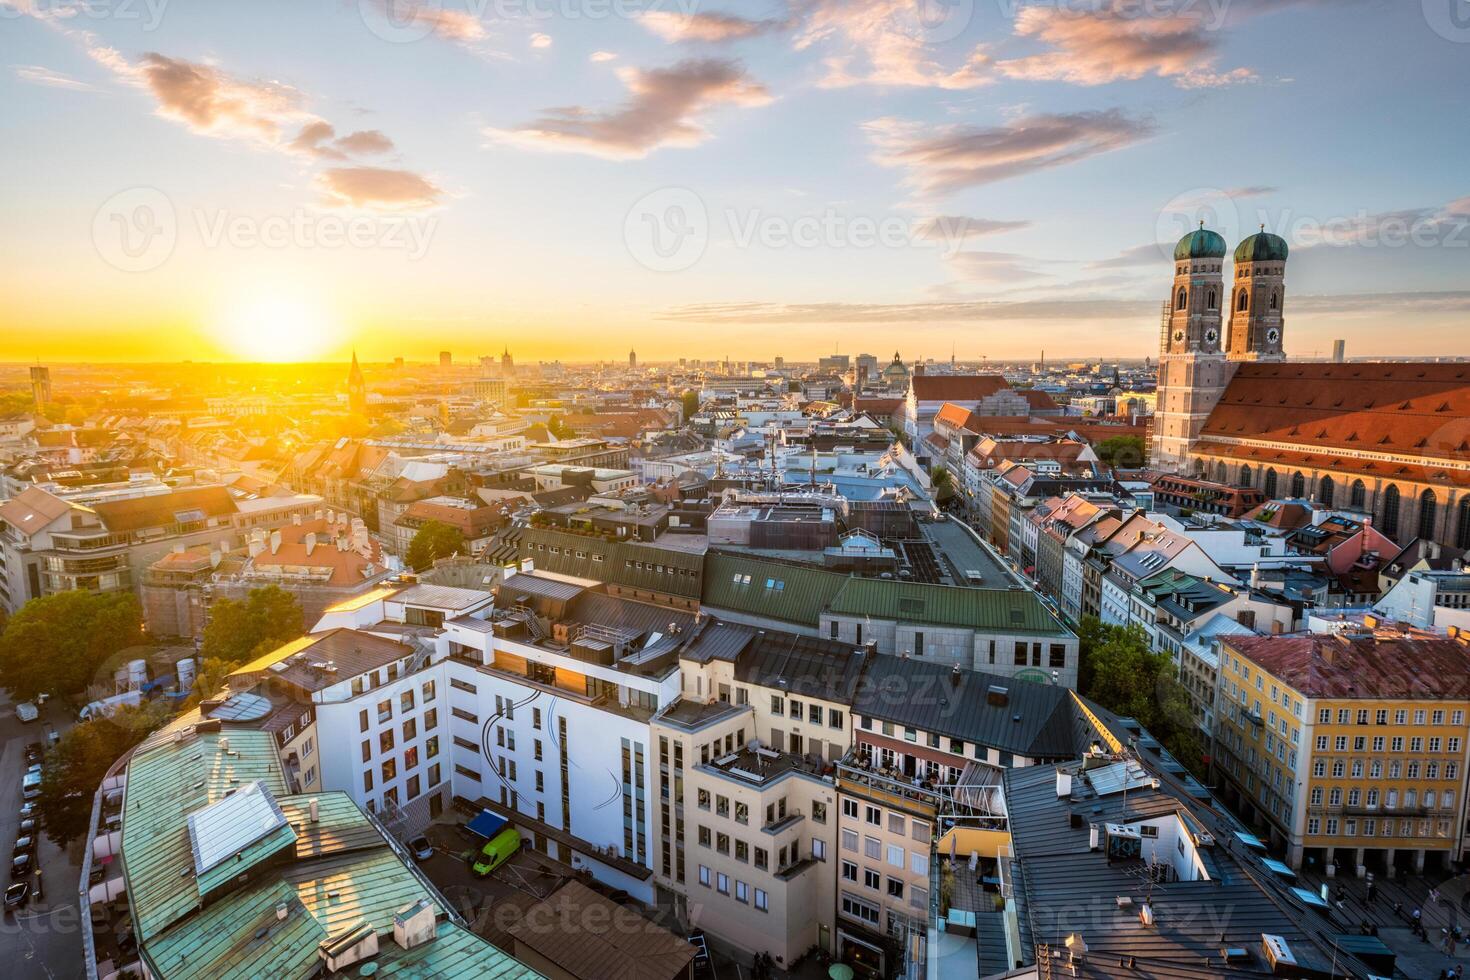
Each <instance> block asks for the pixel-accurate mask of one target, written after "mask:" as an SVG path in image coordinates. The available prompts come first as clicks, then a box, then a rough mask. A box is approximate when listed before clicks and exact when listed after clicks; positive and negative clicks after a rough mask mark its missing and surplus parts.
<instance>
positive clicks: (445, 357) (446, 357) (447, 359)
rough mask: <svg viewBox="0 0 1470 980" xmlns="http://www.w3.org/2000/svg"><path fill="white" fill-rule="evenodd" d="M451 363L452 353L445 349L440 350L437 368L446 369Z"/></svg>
mask: <svg viewBox="0 0 1470 980" xmlns="http://www.w3.org/2000/svg"><path fill="white" fill-rule="evenodd" d="M453 364H454V355H453V354H451V353H449V351H447V350H441V351H440V352H439V370H441V371H448V370H449V368H450V367H451V366H452V365H453Z"/></svg>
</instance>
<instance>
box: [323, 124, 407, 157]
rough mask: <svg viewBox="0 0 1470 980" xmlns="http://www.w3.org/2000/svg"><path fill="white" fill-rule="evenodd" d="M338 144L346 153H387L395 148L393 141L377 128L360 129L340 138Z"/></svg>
mask: <svg viewBox="0 0 1470 980" xmlns="http://www.w3.org/2000/svg"><path fill="white" fill-rule="evenodd" d="M337 146H338V148H339V149H341V150H342V151H343V152H344V153H354V154H358V153H360V154H367V153H387V152H388V151H389V150H391V149H393V141H392V140H390V139H389V138H388V137H386V136H384V135H383V134H382V133H380V132H378V131H377V130H376V129H359V130H358V131H357V132H355V133H348V134H347V135H346V136H344V137H342V138H341V139H339V140H338V141H337Z"/></svg>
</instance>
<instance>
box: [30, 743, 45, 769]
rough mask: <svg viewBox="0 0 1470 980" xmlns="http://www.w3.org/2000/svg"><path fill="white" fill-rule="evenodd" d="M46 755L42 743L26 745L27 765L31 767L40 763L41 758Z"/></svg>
mask: <svg viewBox="0 0 1470 980" xmlns="http://www.w3.org/2000/svg"><path fill="white" fill-rule="evenodd" d="M45 754H46V750H45V748H43V747H42V745H41V743H40V742H27V743H26V765H30V764H31V763H33V762H40V761H41V757H42V756H44V755H45Z"/></svg>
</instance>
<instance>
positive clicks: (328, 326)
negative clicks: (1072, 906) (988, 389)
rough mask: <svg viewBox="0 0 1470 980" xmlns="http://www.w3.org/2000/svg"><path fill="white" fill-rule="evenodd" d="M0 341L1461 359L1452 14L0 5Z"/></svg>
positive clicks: (831, 2) (761, 2) (1462, 191)
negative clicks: (1195, 332) (1166, 327)
mask: <svg viewBox="0 0 1470 980" xmlns="http://www.w3.org/2000/svg"><path fill="white" fill-rule="evenodd" d="M0 37H3V38H4V39H5V41H6V43H5V44H4V45H0V105H3V106H4V107H5V108H4V111H0V146H4V147H5V152H3V153H0V214H3V215H4V218H3V221H0V360H8V361H31V360H34V359H41V360H45V361H76V360H92V361H99V360H132V361H164V360H170V361H171V360H181V359H195V360H277V361H293V360H317V359H334V358H345V357H346V356H347V355H348V354H349V353H350V352H351V351H352V350H354V349H355V350H356V351H357V352H358V353H359V355H360V356H361V357H362V358H363V359H364V360H368V361H377V360H388V359H391V358H393V357H398V356H402V357H407V358H409V359H410V360H419V359H430V358H432V357H434V356H435V355H436V354H437V352H438V351H439V350H450V351H452V352H453V353H454V355H455V357H456V358H457V359H473V358H475V357H477V356H479V355H483V354H492V353H499V352H500V351H501V350H502V349H503V348H506V347H509V349H510V350H511V351H512V353H513V354H514V355H515V356H516V359H517V360H518V361H521V362H526V361H533V360H550V359H560V360H563V361H568V362H583V361H593V360H600V359H619V360H620V359H622V358H625V357H626V355H627V351H628V350H630V349H636V350H637V352H638V355H639V357H640V359H641V360H643V361H658V360H663V359H670V358H678V357H695V358H718V357H724V356H730V357H732V358H736V359H756V360H768V359H770V358H772V357H775V356H777V355H781V356H784V357H786V358H787V359H788V360H796V359H808V358H814V357H816V356H818V355H820V354H825V353H829V352H832V351H834V350H837V351H842V352H844V353H851V354H856V353H859V352H863V351H867V352H872V353H875V354H879V355H880V356H883V357H887V356H889V355H890V353H891V352H892V351H894V350H897V351H900V352H901V353H902V354H903V356H904V357H905V358H906V359H912V358H914V357H916V356H926V357H935V358H947V357H949V356H950V355H951V353H952V352H953V353H954V354H955V355H956V356H957V357H959V358H960V359H962V360H976V359H979V358H982V357H988V358H995V359H1012V358H1022V357H1034V356H1037V355H1039V353H1040V352H1041V351H1042V350H1046V351H1047V355H1048V357H1049V358H1058V359H1060V358H1064V357H1143V356H1145V355H1150V354H1154V353H1156V351H1157V349H1158V337H1159V308H1160V304H1161V303H1162V302H1163V301H1164V300H1165V299H1166V298H1167V296H1168V290H1169V276H1170V273H1171V267H1170V264H1169V261H1168V254H1169V252H1170V251H1171V249H1172V244H1173V242H1174V241H1175V240H1176V239H1177V238H1178V237H1179V236H1180V235H1182V234H1183V233H1184V232H1186V231H1187V230H1189V229H1190V228H1193V227H1195V226H1197V224H1198V223H1199V222H1200V221H1201V220H1203V221H1205V222H1206V224H1207V225H1208V226H1210V227H1212V228H1215V229H1216V230H1218V231H1220V232H1221V233H1222V234H1224V236H1225V238H1226V240H1227V241H1228V242H1229V243H1230V244H1231V245H1232V246H1233V245H1234V243H1235V242H1237V241H1239V240H1240V239H1241V238H1243V237H1244V236H1246V235H1248V234H1250V233H1251V232H1254V231H1255V230H1257V229H1258V228H1259V227H1261V226H1263V225H1264V226H1265V228H1266V229H1267V230H1269V231H1272V232H1275V233H1277V234H1281V235H1283V236H1284V237H1286V238H1287V239H1288V241H1289V242H1290V243H1291V246H1292V254H1291V258H1290V261H1289V263H1288V266H1287V301H1286V307H1285V314H1286V322H1287V327H1286V346H1287V350H1288V353H1289V354H1294V355H1301V356H1312V355H1314V354H1324V355H1325V353H1326V352H1327V351H1329V350H1330V348H1331V346H1332V341H1333V340H1334V339H1335V338H1343V339H1345V340H1346V341H1347V348H1348V353H1349V355H1357V356H1363V355H1373V354H1378V355H1438V354H1451V355H1464V354H1470V344H1467V343H1466V339H1465V338H1466V336H1467V332H1466V330H1465V327H1466V326H1467V322H1470V171H1467V168H1466V165H1465V161H1466V160H1467V158H1470V125H1467V116H1466V111H1465V105H1464V99H1465V92H1466V90H1467V87H1470V0H1030V2H1028V0H792V2H790V3H779V2H768V0H743V2H735V0H721V2H715V0H659V2H652V0H305V2H302V0H295V2H292V0H251V2H250V3H226V2H224V0H0Z"/></svg>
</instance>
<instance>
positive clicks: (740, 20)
mask: <svg viewBox="0 0 1470 980" xmlns="http://www.w3.org/2000/svg"><path fill="white" fill-rule="evenodd" d="M638 22H639V23H640V24H642V25H643V26H644V27H646V28H648V29H649V30H650V31H652V32H653V33H655V34H657V35H658V36H659V37H661V38H663V39H664V40H665V41H705V42H709V43H719V42H724V41H740V40H744V39H745V38H749V37H758V36H760V35H762V34H769V33H770V32H772V31H776V30H780V29H781V28H783V27H785V26H786V22H785V21H783V20H775V19H769V20H752V19H750V18H747V17H739V16H736V15H734V14H722V13H717V12H698V13H688V14H685V13H679V12H678V11H674V10H650V11H648V12H646V13H644V14H643V15H642V16H640V17H639V18H638Z"/></svg>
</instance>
